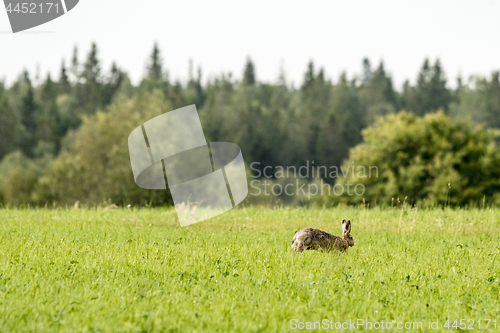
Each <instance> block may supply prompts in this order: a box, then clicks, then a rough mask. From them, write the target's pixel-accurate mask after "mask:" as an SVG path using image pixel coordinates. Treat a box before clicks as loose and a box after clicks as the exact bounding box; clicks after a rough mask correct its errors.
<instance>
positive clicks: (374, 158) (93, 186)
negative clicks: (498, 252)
mask: <svg viewBox="0 0 500 333" xmlns="http://www.w3.org/2000/svg"><path fill="white" fill-rule="evenodd" d="M162 52H163V51H162V50H160V49H159V47H158V46H157V45H156V44H155V45H154V46H153V49H152V51H151V53H150V56H149V59H145V64H146V66H145V75H144V77H143V78H142V80H141V81H140V83H138V84H137V85H134V84H132V83H131V80H130V79H129V76H128V74H127V71H126V69H123V68H120V67H119V66H117V65H116V64H115V63H113V65H112V66H111V68H103V67H102V64H101V61H100V59H99V48H98V46H97V45H96V44H92V45H91V46H90V49H89V50H88V51H87V53H86V54H87V56H86V57H85V59H79V58H78V54H79V53H78V49H77V47H75V49H74V50H73V55H72V56H71V57H70V59H69V61H68V60H67V59H64V60H62V62H61V67H60V73H59V74H58V76H57V77H53V76H51V75H50V74H48V75H46V76H43V75H41V74H40V73H29V72H27V71H24V72H22V73H21V74H20V75H19V77H18V78H17V79H16V80H15V81H14V82H13V83H12V84H10V85H6V84H5V83H3V82H0V204H1V205H7V206H22V205H31V206H52V205H58V204H63V205H78V204H88V205H97V204H100V203H102V202H111V203H113V204H116V205H125V206H126V205H128V204H135V205H161V204H165V203H167V204H171V203H172V200H171V197H170V195H169V193H168V191H167V192H164V191H163V192H160V191H152V190H143V189H140V188H138V187H137V186H136V185H135V183H134V180H133V177H132V171H131V168H130V161H129V156H128V149H127V137H128V134H129V133H130V131H131V130H132V129H133V128H135V127H136V126H137V124H140V123H141V121H145V120H148V119H151V118H152V117H154V116H157V115H159V114H162V113H164V112H168V111H170V110H174V109H176V108H179V107H183V106H186V105H190V104H195V105H196V107H197V109H198V112H199V115H200V118H201V121H202V125H203V129H204V132H205V135H206V137H207V141H228V142H234V143H237V144H238V145H239V146H240V147H241V149H242V152H243V156H244V159H245V163H246V164H247V169H248V172H249V175H250V172H252V175H253V176H254V177H255V175H256V174H261V172H262V171H263V168H265V167H266V166H271V167H275V166H294V167H297V168H298V167H300V166H303V165H306V164H307V163H311V162H312V161H314V163H315V164H316V165H321V166H327V167H330V166H338V167H340V166H342V165H346V163H348V164H350V163H354V164H355V165H364V166H366V167H367V168H368V167H369V166H377V168H378V171H379V173H380V176H379V177H377V178H373V177H372V178H363V179H361V178H359V177H357V176H356V175H352V176H348V177H338V178H326V179H324V181H325V182H326V183H328V184H330V185H335V184H345V183H346V182H347V181H351V182H353V183H354V184H357V183H362V184H363V185H364V187H365V188H366V192H364V195H363V196H352V197H350V196H340V197H335V196H322V197H321V198H317V200H315V202H316V203H318V204H320V205H325V204H336V203H339V202H345V203H361V202H373V204H377V203H386V204H391V202H392V203H394V200H398V201H403V200H407V201H408V202H412V203H418V202H423V201H425V200H428V202H433V203H437V204H452V205H465V204H469V203H481V202H482V203H483V204H484V202H485V200H488V202H497V201H499V198H497V197H498V196H497V193H500V172H498V171H497V170H496V169H497V165H498V163H497V162H500V153H499V151H500V150H499V148H498V147H497V138H498V128H500V74H499V72H498V71H495V72H493V73H491V75H490V76H489V77H480V76H471V77H468V78H462V77H457V78H448V77H447V76H446V74H445V73H444V71H443V67H442V64H441V62H440V60H439V59H423V60H422V66H421V69H420V71H419V72H418V73H416V77H415V78H408V80H407V81H406V82H405V83H404V85H403V86H402V87H395V86H394V84H393V80H392V78H391V75H390V74H389V73H388V71H387V69H386V64H384V63H383V62H380V63H378V64H373V63H371V61H370V60H369V59H364V60H363V61H362V63H361V64H360V69H359V73H358V74H357V75H355V76H353V77H348V76H347V75H346V74H342V75H340V77H338V78H329V77H327V76H326V75H325V71H324V69H323V68H317V66H315V64H314V63H313V62H312V61H311V62H310V63H309V64H308V65H307V67H306V68H305V69H304V77H303V81H302V82H301V84H300V86H297V87H295V86H294V85H293V84H291V83H290V82H288V81H287V77H286V72H285V71H284V70H281V71H280V75H279V77H277V78H276V81H275V82H262V81H260V80H259V77H258V68H257V67H256V65H255V64H254V63H253V62H252V60H251V59H250V58H248V59H247V60H246V63H245V66H244V68H242V74H239V75H235V74H233V73H220V74H219V75H218V76H216V77H211V78H209V79H208V80H204V78H203V71H202V68H194V66H193V62H192V61H189V63H188V64H187V68H188V79H187V80H186V82H180V81H177V80H175V81H173V80H171V78H170V77H169V72H168V63H164V61H163V60H162V59H163V56H162ZM237 78H240V79H237ZM451 81H455V82H454V83H451ZM411 82H415V83H414V84H412V83H411ZM450 86H453V87H454V88H450ZM254 162H257V163H254ZM252 163H254V164H253V165H254V166H253V167H252V168H250V167H249V166H250V164H252ZM255 168H260V170H258V172H255V170H254V169H255ZM349 177H350V178H349ZM351 178H352V179H351ZM275 181H279V180H275ZM307 181H308V182H315V181H318V179H314V177H310V179H308V180H307ZM405 197H406V199H404V198H405ZM499 202H500V201H499Z"/></svg>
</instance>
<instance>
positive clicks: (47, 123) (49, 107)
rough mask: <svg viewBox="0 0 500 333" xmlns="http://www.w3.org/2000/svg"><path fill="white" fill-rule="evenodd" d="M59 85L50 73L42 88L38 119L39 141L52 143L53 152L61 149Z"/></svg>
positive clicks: (37, 136)
mask: <svg viewBox="0 0 500 333" xmlns="http://www.w3.org/2000/svg"><path fill="white" fill-rule="evenodd" d="M56 99H57V86H56V84H55V83H54V82H53V81H52V79H51V77H50V74H48V75H47V79H46V80H45V82H44V83H43V85H42V86H41V88H40V111H39V116H38V119H37V135H36V138H37V141H38V142H45V143H49V144H50V145H51V150H52V153H56V152H57V151H58V150H59V143H60V139H61V134H62V133H61V120H60V117H59V111H58V109H57V102H56Z"/></svg>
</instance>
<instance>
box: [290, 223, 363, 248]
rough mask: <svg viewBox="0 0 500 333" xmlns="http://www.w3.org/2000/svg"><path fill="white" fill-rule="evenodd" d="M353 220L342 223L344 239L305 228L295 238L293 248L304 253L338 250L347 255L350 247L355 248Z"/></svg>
mask: <svg viewBox="0 0 500 333" xmlns="http://www.w3.org/2000/svg"><path fill="white" fill-rule="evenodd" d="M350 233H351V220H349V221H347V222H346V221H345V220H343V221H342V237H339V236H335V235H332V234H329V233H328V232H325V231H322V230H319V229H313V228H304V229H301V230H299V231H297V233H296V234H295V236H293V240H292V247H293V248H294V249H295V252H296V253H297V252H299V253H300V252H302V251H304V250H309V249H315V250H316V249H318V248H321V249H323V250H326V251H330V250H337V251H340V252H344V253H347V250H348V249H349V247H350V246H354V239H353V238H352V236H351V234H350Z"/></svg>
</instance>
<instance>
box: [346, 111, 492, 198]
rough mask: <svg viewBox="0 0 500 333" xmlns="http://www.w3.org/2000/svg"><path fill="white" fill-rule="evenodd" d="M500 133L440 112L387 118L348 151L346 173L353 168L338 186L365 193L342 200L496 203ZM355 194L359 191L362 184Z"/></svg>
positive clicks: (364, 134) (402, 113)
mask: <svg viewBox="0 0 500 333" xmlns="http://www.w3.org/2000/svg"><path fill="white" fill-rule="evenodd" d="M499 133H500V132H499V131H498V130H493V129H485V128H484V127H482V126H476V127H473V126H472V125H471V124H470V122H466V121H454V120H452V119H450V118H449V117H447V116H446V115H444V114H443V113H442V112H438V113H434V114H428V115H426V116H425V117H423V118H419V117H416V116H415V115H413V114H412V113H407V112H401V113H399V114H395V115H388V116H386V117H384V118H381V119H379V120H378V121H377V122H376V123H375V124H374V125H373V126H371V127H369V128H367V129H365V130H364V131H363V139H364V141H363V143H361V144H359V145H358V146H356V147H355V148H353V149H351V151H350V155H349V160H347V161H345V162H344V165H343V168H344V170H347V168H348V167H351V169H350V170H349V173H348V175H346V177H343V178H339V179H338V182H337V184H340V185H342V186H344V188H347V186H350V188H351V191H350V192H351V193H353V189H354V186H355V185H357V184H361V185H363V186H364V193H363V195H355V194H354V195H348V194H347V193H346V191H345V192H344V195H342V196H341V198H340V200H341V201H343V202H347V203H361V202H363V200H365V202H371V203H372V204H374V203H377V204H384V203H385V204H391V203H394V204H396V203H397V202H399V201H401V202H402V201H404V200H405V199H406V202H409V203H413V204H423V203H426V204H431V203H432V204H438V205H447V204H451V205H464V204H471V203H474V202H475V203H477V202H481V201H483V200H484V198H488V199H489V200H496V199H497V196H498V192H499V190H500V151H499V149H498V146H497V145H496V143H495V138H497V137H498V136H499ZM370 167H372V169H371V171H372V172H371V176H370V175H369V170H370V169H369V168H370ZM373 167H376V168H373ZM352 168H353V169H352ZM363 168H364V170H365V173H364V174H363V172H362V171H363ZM353 171H354V172H353ZM357 190H358V193H360V192H361V190H362V186H358V188H357Z"/></svg>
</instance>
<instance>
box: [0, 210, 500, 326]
mask: <svg viewBox="0 0 500 333" xmlns="http://www.w3.org/2000/svg"><path fill="white" fill-rule="evenodd" d="M342 219H350V220H351V221H352V232H351V234H352V236H353V237H354V241H355V246H354V247H352V248H350V249H349V253H348V254H347V255H339V254H338V253H327V252H319V251H305V252H304V253H303V254H295V253H294V252H293V249H292V248H291V240H292V237H293V235H294V234H295V232H296V231H297V230H299V229H300V228H304V227H315V228H320V229H323V230H326V231H328V232H331V233H333V234H337V235H339V234H340V233H341V221H342ZM499 237H500V210H497V209H489V208H485V209H428V210H419V209H415V208H410V207H406V206H405V207H404V208H401V207H399V208H392V209H391V208H386V209H382V208H371V209H365V208H362V207H361V208H359V207H357V208H354V207H342V206H339V207H337V208H333V209H292V208H275V209H271V208H259V207H254V208H241V209H234V210H232V211H229V212H227V213H225V214H223V215H221V216H219V217H215V218H213V219H211V220H208V221H205V222H201V223H198V224H194V225H191V226H189V227H184V228H181V227H179V223H178V221H177V215H176V213H175V210H173V209H166V208H165V209H147V208H142V209H134V208H113V207H108V208H100V209H84V208H81V209H54V210H49V209H0V331H1V332H290V331H301V330H300V328H301V327H304V329H303V331H354V329H353V328H352V326H350V325H351V324H352V322H357V323H360V322H361V321H363V322H364V323H366V324H365V326H359V327H356V329H359V330H366V331H370V329H369V327H366V325H368V324H367V322H370V323H372V324H373V325H376V323H378V324H379V325H382V324H381V322H382V321H383V322H384V324H383V325H385V326H383V327H384V328H382V327H380V326H379V327H380V328H379V329H378V330H377V329H376V328H373V329H372V331H391V330H399V331H405V330H406V331H422V332H424V331H425V332H445V331H455V330H457V329H460V327H461V326H460V325H461V324H462V330H464V331H467V330H471V327H472V328H474V330H475V331H490V332H493V331H498V330H500V238H499ZM460 319H463V320H462V322H460ZM349 320H351V323H350V324H349ZM360 320H361V321H360ZM447 320H449V322H448V326H449V328H447V327H445V324H446V321H447ZM455 320H457V321H456V322H455ZM489 320H491V321H489ZM494 320H496V322H495V321H494ZM436 321H438V323H437V324H438V326H437V329H429V322H432V323H436ZM315 323H316V324H315ZM327 323H328V324H327ZM346 323H348V324H349V327H348V328H346V326H345V325H346ZM388 323H390V325H391V328H388V327H387V326H388V325H389V324H388ZM398 323H400V327H401V324H402V325H403V326H402V327H403V328H402V329H397V325H398ZM408 323H409V324H408ZM415 323H421V324H422V327H421V328H420V327H418V326H416V327H415V326H414V325H415ZM454 323H455V324H454ZM471 323H472V324H471ZM486 324H488V325H489V326H488V328H487V329H486ZM318 325H321V327H319V326H318ZM335 325H337V328H340V329H337V328H335ZM339 325H340V326H339ZM342 325H344V326H343V327H344V328H346V329H343V328H341V327H342ZM404 325H406V328H404V327H405V326H404ZM408 325H410V326H411V328H409V327H410V326H408ZM453 325H455V326H453ZM463 325H465V326H466V328H465V329H464V328H463ZM471 325H472V326H471ZM495 325H496V329H495ZM326 326H328V327H326ZM479 326H480V327H479ZM308 328H309V329H308Z"/></svg>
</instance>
